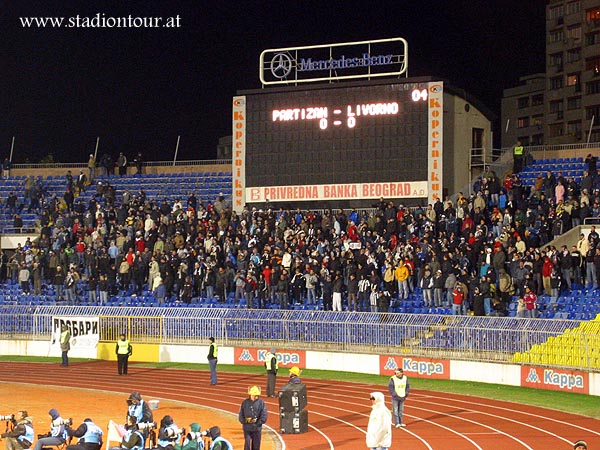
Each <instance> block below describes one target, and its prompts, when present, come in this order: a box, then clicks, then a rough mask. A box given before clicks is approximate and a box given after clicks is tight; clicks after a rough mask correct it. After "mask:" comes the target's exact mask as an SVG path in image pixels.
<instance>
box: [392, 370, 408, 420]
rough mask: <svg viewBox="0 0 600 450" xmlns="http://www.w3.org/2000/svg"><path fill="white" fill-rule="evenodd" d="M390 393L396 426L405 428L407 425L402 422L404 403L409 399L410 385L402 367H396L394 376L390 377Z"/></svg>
mask: <svg viewBox="0 0 600 450" xmlns="http://www.w3.org/2000/svg"><path fill="white" fill-rule="evenodd" d="M388 391H390V395H391V396H392V414H393V416H394V426H395V427H396V428H400V427H405V426H406V425H405V424H404V423H403V422H402V415H403V414H404V401H405V400H406V399H407V398H408V393H409V391H410V383H409V382H408V377H407V376H406V375H404V370H402V368H401V367H396V370H395V371H394V375H392V376H391V377H390V381H389V383H388Z"/></svg>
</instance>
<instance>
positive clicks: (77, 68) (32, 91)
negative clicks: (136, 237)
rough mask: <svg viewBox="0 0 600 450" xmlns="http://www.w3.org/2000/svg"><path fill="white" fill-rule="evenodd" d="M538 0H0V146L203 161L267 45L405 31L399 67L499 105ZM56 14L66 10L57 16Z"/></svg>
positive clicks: (74, 157)
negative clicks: (57, 24) (119, 20)
mask: <svg viewBox="0 0 600 450" xmlns="http://www.w3.org/2000/svg"><path fill="white" fill-rule="evenodd" d="M544 11H545V1H544V0H493V1H486V0H480V1H476V0H471V1H469V0H438V1H435V0H418V1H415V0H411V1H402V0H397V1H389V2H388V1H379V2H378V1H362V2H358V1H340V2H337V1H325V0H323V1H291V0H285V1H278V2H274V1H261V2H259V1H255V2H252V1H236V0H233V1H224V0H220V1H194V2H179V1H161V2H153V1H145V2H142V1H112V2H100V1H87V2H69V1H64V2H59V1H55V0H54V1H37V2H36V1H31V0H19V1H15V0H13V1H10V2H8V1H6V2H3V5H2V9H1V11H0V158H2V159H3V158H4V157H5V156H6V155H7V154H8V153H9V151H10V145H11V140H12V137H13V136H15V138H16V140H15V150H14V157H13V162H24V161H26V160H29V161H31V162H37V161H38V160H39V159H40V158H42V157H44V156H45V155H47V154H49V153H52V154H53V155H54V158H55V160H58V161H61V162H86V161H87V155H88V154H89V153H90V152H93V150H94V146H95V143H96V137H97V136H99V137H100V148H99V152H98V153H99V155H98V156H100V155H101V154H102V153H104V152H107V153H110V154H112V155H113V156H116V155H117V154H118V152H119V151H123V152H125V153H126V154H128V155H130V156H131V157H133V155H135V153H137V152H138V151H141V152H142V153H143V155H144V158H145V159H146V160H155V161H158V160H172V159H173V156H174V151H175V144H176V142H177V136H178V135H180V136H181V142H180V146H179V153H178V159H180V160H183V159H213V158H215V157H216V146H217V143H218V139H219V137H222V136H225V135H228V134H231V107H230V105H231V97H232V96H233V95H235V93H236V91H237V90H239V89H255V88H260V82H259V79H258V59H259V55H260V52H261V51H262V50H264V49H267V48H278V47H295V46H301V45H316V44H327V43H333V42H347V41H360V40H372V39H382V38H391V37H403V38H405V39H406V40H407V41H408V43H409V75H410V76H429V75H430V76H434V77H437V78H443V79H446V80H449V81H450V82H451V83H452V84H453V85H456V86H458V87H460V88H463V89H465V90H466V91H467V92H470V93H471V94H473V95H475V96H476V97H477V98H479V99H480V100H481V101H483V102H484V104H485V105H486V106H488V107H489V108H490V109H491V110H492V111H494V112H495V113H496V114H497V115H498V116H500V98H501V95H502V90H503V89H505V88H508V87H512V86H514V85H515V83H516V82H517V81H518V78H519V77H520V76H523V75H527V74H531V73H536V72H543V71H544V64H545V63H544V48H545V35H544V27H545V18H544ZM97 13H101V14H104V15H105V16H104V17H111V16H112V17H117V16H118V17H123V16H128V15H129V14H131V15H132V16H136V17H162V18H163V20H165V21H166V20H168V18H169V17H177V16H179V23H180V25H181V26H180V27H179V28H137V29H117V28H110V29H106V28H105V29H97V28H69V29H67V28H60V29H58V28H45V29H42V28H33V27H32V28H24V27H22V26H21V20H20V19H19V18H20V17H31V16H38V17H45V16H56V17H65V18H68V17H75V16H77V15H79V16H81V17H84V16H88V17H91V16H94V15H95V14H97ZM65 20H67V19H65Z"/></svg>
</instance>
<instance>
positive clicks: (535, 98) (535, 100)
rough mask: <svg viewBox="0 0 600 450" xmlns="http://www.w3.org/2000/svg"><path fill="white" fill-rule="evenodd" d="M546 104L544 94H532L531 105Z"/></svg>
mask: <svg viewBox="0 0 600 450" xmlns="http://www.w3.org/2000/svg"><path fill="white" fill-rule="evenodd" d="M543 104H544V94H535V95H532V96H531V106H540V105H543Z"/></svg>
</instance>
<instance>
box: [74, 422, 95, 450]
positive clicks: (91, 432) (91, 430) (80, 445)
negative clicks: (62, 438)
mask: <svg viewBox="0 0 600 450" xmlns="http://www.w3.org/2000/svg"><path fill="white" fill-rule="evenodd" d="M67 434H68V435H69V436H72V437H76V438H79V441H77V445H68V446H67V450H100V449H101V448H102V434H103V433H102V429H100V427H99V426H98V425H96V424H95V423H94V422H93V421H92V419H90V418H87V419H85V420H84V421H83V423H82V424H81V425H79V427H77V429H76V430H73V429H72V428H70V427H68V426H67Z"/></svg>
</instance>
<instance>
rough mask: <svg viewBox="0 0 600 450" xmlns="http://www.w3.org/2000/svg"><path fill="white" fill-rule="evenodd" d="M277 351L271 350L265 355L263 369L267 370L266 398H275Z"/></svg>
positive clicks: (277, 365)
mask: <svg viewBox="0 0 600 450" xmlns="http://www.w3.org/2000/svg"><path fill="white" fill-rule="evenodd" d="M276 352H277V350H275V349H274V348H272V349H271V350H269V351H268V352H267V353H266V354H265V369H266V370H267V397H275V383H276V382H277V370H278V369H279V364H278V363H277V353H276Z"/></svg>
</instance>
